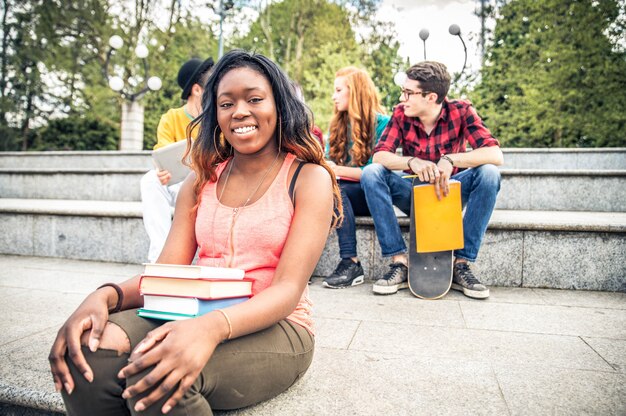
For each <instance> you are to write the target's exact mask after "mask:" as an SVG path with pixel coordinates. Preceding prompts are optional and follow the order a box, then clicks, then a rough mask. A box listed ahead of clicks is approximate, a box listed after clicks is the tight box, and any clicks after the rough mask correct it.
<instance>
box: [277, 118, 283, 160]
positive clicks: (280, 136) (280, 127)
mask: <svg viewBox="0 0 626 416" xmlns="http://www.w3.org/2000/svg"><path fill="white" fill-rule="evenodd" d="M282 147H283V123H282V121H281V119H280V116H279V117H278V153H280V151H281V149H282Z"/></svg>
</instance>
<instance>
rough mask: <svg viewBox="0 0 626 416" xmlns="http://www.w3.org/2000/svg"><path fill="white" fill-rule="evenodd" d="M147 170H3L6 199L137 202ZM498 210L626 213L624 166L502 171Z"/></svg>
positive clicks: (0, 179)
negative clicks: (564, 169) (604, 168)
mask: <svg viewBox="0 0 626 416" xmlns="http://www.w3.org/2000/svg"><path fill="white" fill-rule="evenodd" d="M145 172H146V170H145V169H144V168H132V169H129V168H124V169H122V168H97V169H94V168H0V196H1V197H3V198H32V199H75V200H102V201H139V200H140V191H139V182H140V180H141V177H142V176H143V174H144V173H145ZM501 173H502V189H501V191H500V194H499V196H498V202H497V205H496V208H497V209H509V210H510V209H521V210H566V211H604V212H612V211H616V212H624V211H626V170H567V171H563V170H536V169H515V170H513V169H502V170H501Z"/></svg>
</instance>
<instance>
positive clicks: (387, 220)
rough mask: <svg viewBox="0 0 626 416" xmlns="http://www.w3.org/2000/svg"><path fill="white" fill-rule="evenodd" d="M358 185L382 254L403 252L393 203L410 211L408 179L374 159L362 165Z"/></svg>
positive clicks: (404, 246)
mask: <svg viewBox="0 0 626 416" xmlns="http://www.w3.org/2000/svg"><path fill="white" fill-rule="evenodd" d="M361 187H362V188H363V192H364V193H365V199H366V200H367V206H368V207H369V210H370V212H371V214H372V219H373V220H374V227H375V228H376V236H377V237H378V242H379V244H380V248H381V251H382V255H383V256H384V257H389V256H393V255H396V254H400V253H406V244H404V240H403V239H402V232H401V231H400V226H399V225H398V220H397V218H396V213H395V211H394V209H393V206H394V205H396V206H397V207H398V208H400V210H401V211H402V212H404V213H405V214H409V213H410V212H411V181H410V180H409V179H403V178H401V177H400V176H399V175H396V174H395V173H393V172H392V171H390V170H389V169H387V168H385V167H384V166H382V165H380V164H378V163H372V164H371V165H368V166H366V167H365V169H363V175H362V176H361Z"/></svg>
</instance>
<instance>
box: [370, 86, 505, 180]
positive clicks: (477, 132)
mask: <svg viewBox="0 0 626 416" xmlns="http://www.w3.org/2000/svg"><path fill="white" fill-rule="evenodd" d="M467 143H469V144H470V146H471V147H472V149H478V148H479V147H490V146H500V143H499V142H498V140H496V139H495V138H494V137H493V136H492V135H491V132H490V131H489V130H488V129H487V127H485V125H484V124H483V121H482V120H481V119H480V117H479V116H478V114H476V110H474V107H472V104H471V103H470V102H468V101H459V100H450V101H449V100H448V99H447V98H446V99H445V100H444V101H443V103H442V108H441V114H439V118H438V119H437V123H436V124H435V128H434V129H433V130H432V131H431V133H430V135H428V134H426V132H425V131H424V125H423V124H422V122H421V121H420V119H419V118H417V117H408V116H406V115H404V106H403V105H402V104H399V105H397V106H396V108H395V109H394V111H393V115H392V116H391V120H390V121H389V124H387V128H386V129H385V131H384V132H383V134H382V136H381V137H380V140H379V141H378V144H377V145H376V148H375V149H374V152H380V151H386V152H391V153H395V152H396V149H397V148H398V147H402V155H404V156H416V157H418V158H420V159H423V160H430V161H431V162H435V163H436V162H437V161H439V159H440V158H441V155H446V154H449V153H464V152H465V151H466V144H467ZM457 172H458V169H457V168H454V170H453V172H452V174H455V173H457Z"/></svg>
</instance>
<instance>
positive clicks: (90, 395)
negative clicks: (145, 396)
mask: <svg viewBox="0 0 626 416" xmlns="http://www.w3.org/2000/svg"><path fill="white" fill-rule="evenodd" d="M81 343H82V345H83V347H82V350H83V354H84V355H85V358H86V359H87V362H88V363H89V366H90V367H91V369H92V370H93V372H94V380H93V382H92V383H89V382H88V381H87V380H85V378H84V377H83V375H82V374H80V371H79V370H78V369H77V368H76V366H75V365H74V364H73V363H72V360H71V359H70V358H69V356H66V357H65V359H66V361H67V363H68V367H69V369H70V372H71V374H72V378H73V379H74V384H75V387H74V390H73V391H72V394H69V395H68V394H67V392H66V391H65V390H62V396H63V401H64V402H65V408H66V410H67V414H68V415H70V416H72V415H87V414H88V415H130V411H129V409H128V407H127V405H126V401H125V400H124V399H122V392H123V391H124V389H125V388H126V380H121V379H118V378H117V373H118V372H119V371H120V370H121V369H122V367H124V366H125V365H126V363H127V360H128V357H129V355H130V354H129V353H130V343H129V340H128V338H127V337H126V334H125V333H124V331H123V330H122V329H121V328H120V327H119V326H117V325H115V324H112V323H110V322H109V323H108V324H107V325H106V327H105V329H104V332H103V334H102V341H101V343H100V348H99V349H98V351H96V352H95V353H92V352H91V351H90V350H89V348H88V347H87V343H88V333H87V332H85V333H84V334H83V337H82V339H81Z"/></svg>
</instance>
